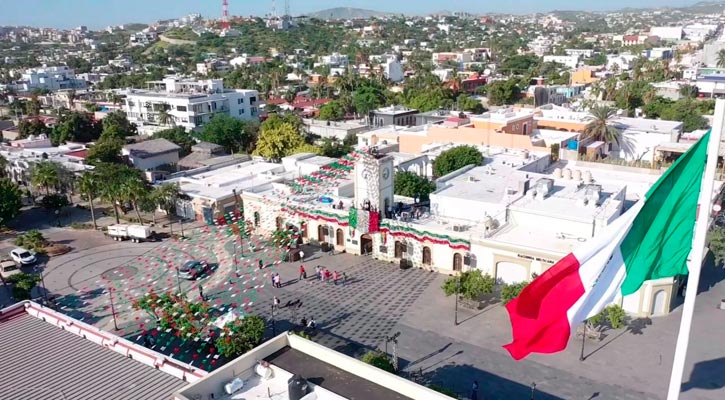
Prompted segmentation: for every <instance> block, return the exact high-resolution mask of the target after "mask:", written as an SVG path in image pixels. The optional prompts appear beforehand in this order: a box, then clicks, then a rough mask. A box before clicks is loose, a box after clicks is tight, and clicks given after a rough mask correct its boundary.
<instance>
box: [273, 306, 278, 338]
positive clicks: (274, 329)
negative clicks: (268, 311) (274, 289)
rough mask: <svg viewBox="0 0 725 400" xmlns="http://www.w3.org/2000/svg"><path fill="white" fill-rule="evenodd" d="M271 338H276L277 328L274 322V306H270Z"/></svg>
mask: <svg viewBox="0 0 725 400" xmlns="http://www.w3.org/2000/svg"><path fill="white" fill-rule="evenodd" d="M272 336H277V326H276V325H275V320H274V304H272Z"/></svg>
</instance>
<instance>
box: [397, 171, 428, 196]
mask: <svg viewBox="0 0 725 400" xmlns="http://www.w3.org/2000/svg"><path fill="white" fill-rule="evenodd" d="M394 190H395V194H397V195H399V196H406V197H418V198H419V199H420V200H422V201H423V200H428V195H429V194H430V193H431V192H433V191H435V190H436V184H435V183H434V182H431V181H429V180H428V179H427V178H425V177H423V176H420V175H417V174H414V173H412V172H396V173H395V188H394Z"/></svg>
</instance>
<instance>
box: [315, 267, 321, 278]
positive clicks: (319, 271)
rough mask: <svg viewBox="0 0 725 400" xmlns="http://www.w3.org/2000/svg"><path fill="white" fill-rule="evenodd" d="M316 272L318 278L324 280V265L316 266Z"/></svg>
mask: <svg viewBox="0 0 725 400" xmlns="http://www.w3.org/2000/svg"><path fill="white" fill-rule="evenodd" d="M315 273H316V274H317V280H318V281H321V280H322V267H320V266H319V265H318V266H316V267H315Z"/></svg>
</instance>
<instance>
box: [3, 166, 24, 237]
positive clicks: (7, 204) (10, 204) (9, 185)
mask: <svg viewBox="0 0 725 400" xmlns="http://www.w3.org/2000/svg"><path fill="white" fill-rule="evenodd" d="M22 207H23V202H22V192H20V189H19V188H18V185H16V184H15V183H13V181H11V180H10V179H7V178H0V226H7V224H8V222H10V221H11V220H13V219H14V218H15V217H17V216H18V215H19V214H20V209H21V208H22Z"/></svg>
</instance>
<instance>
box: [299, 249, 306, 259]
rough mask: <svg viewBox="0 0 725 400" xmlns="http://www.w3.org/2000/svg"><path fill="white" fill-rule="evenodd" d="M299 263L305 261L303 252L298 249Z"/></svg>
mask: <svg viewBox="0 0 725 400" xmlns="http://www.w3.org/2000/svg"><path fill="white" fill-rule="evenodd" d="M300 261H305V252H304V251H302V249H300Z"/></svg>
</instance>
